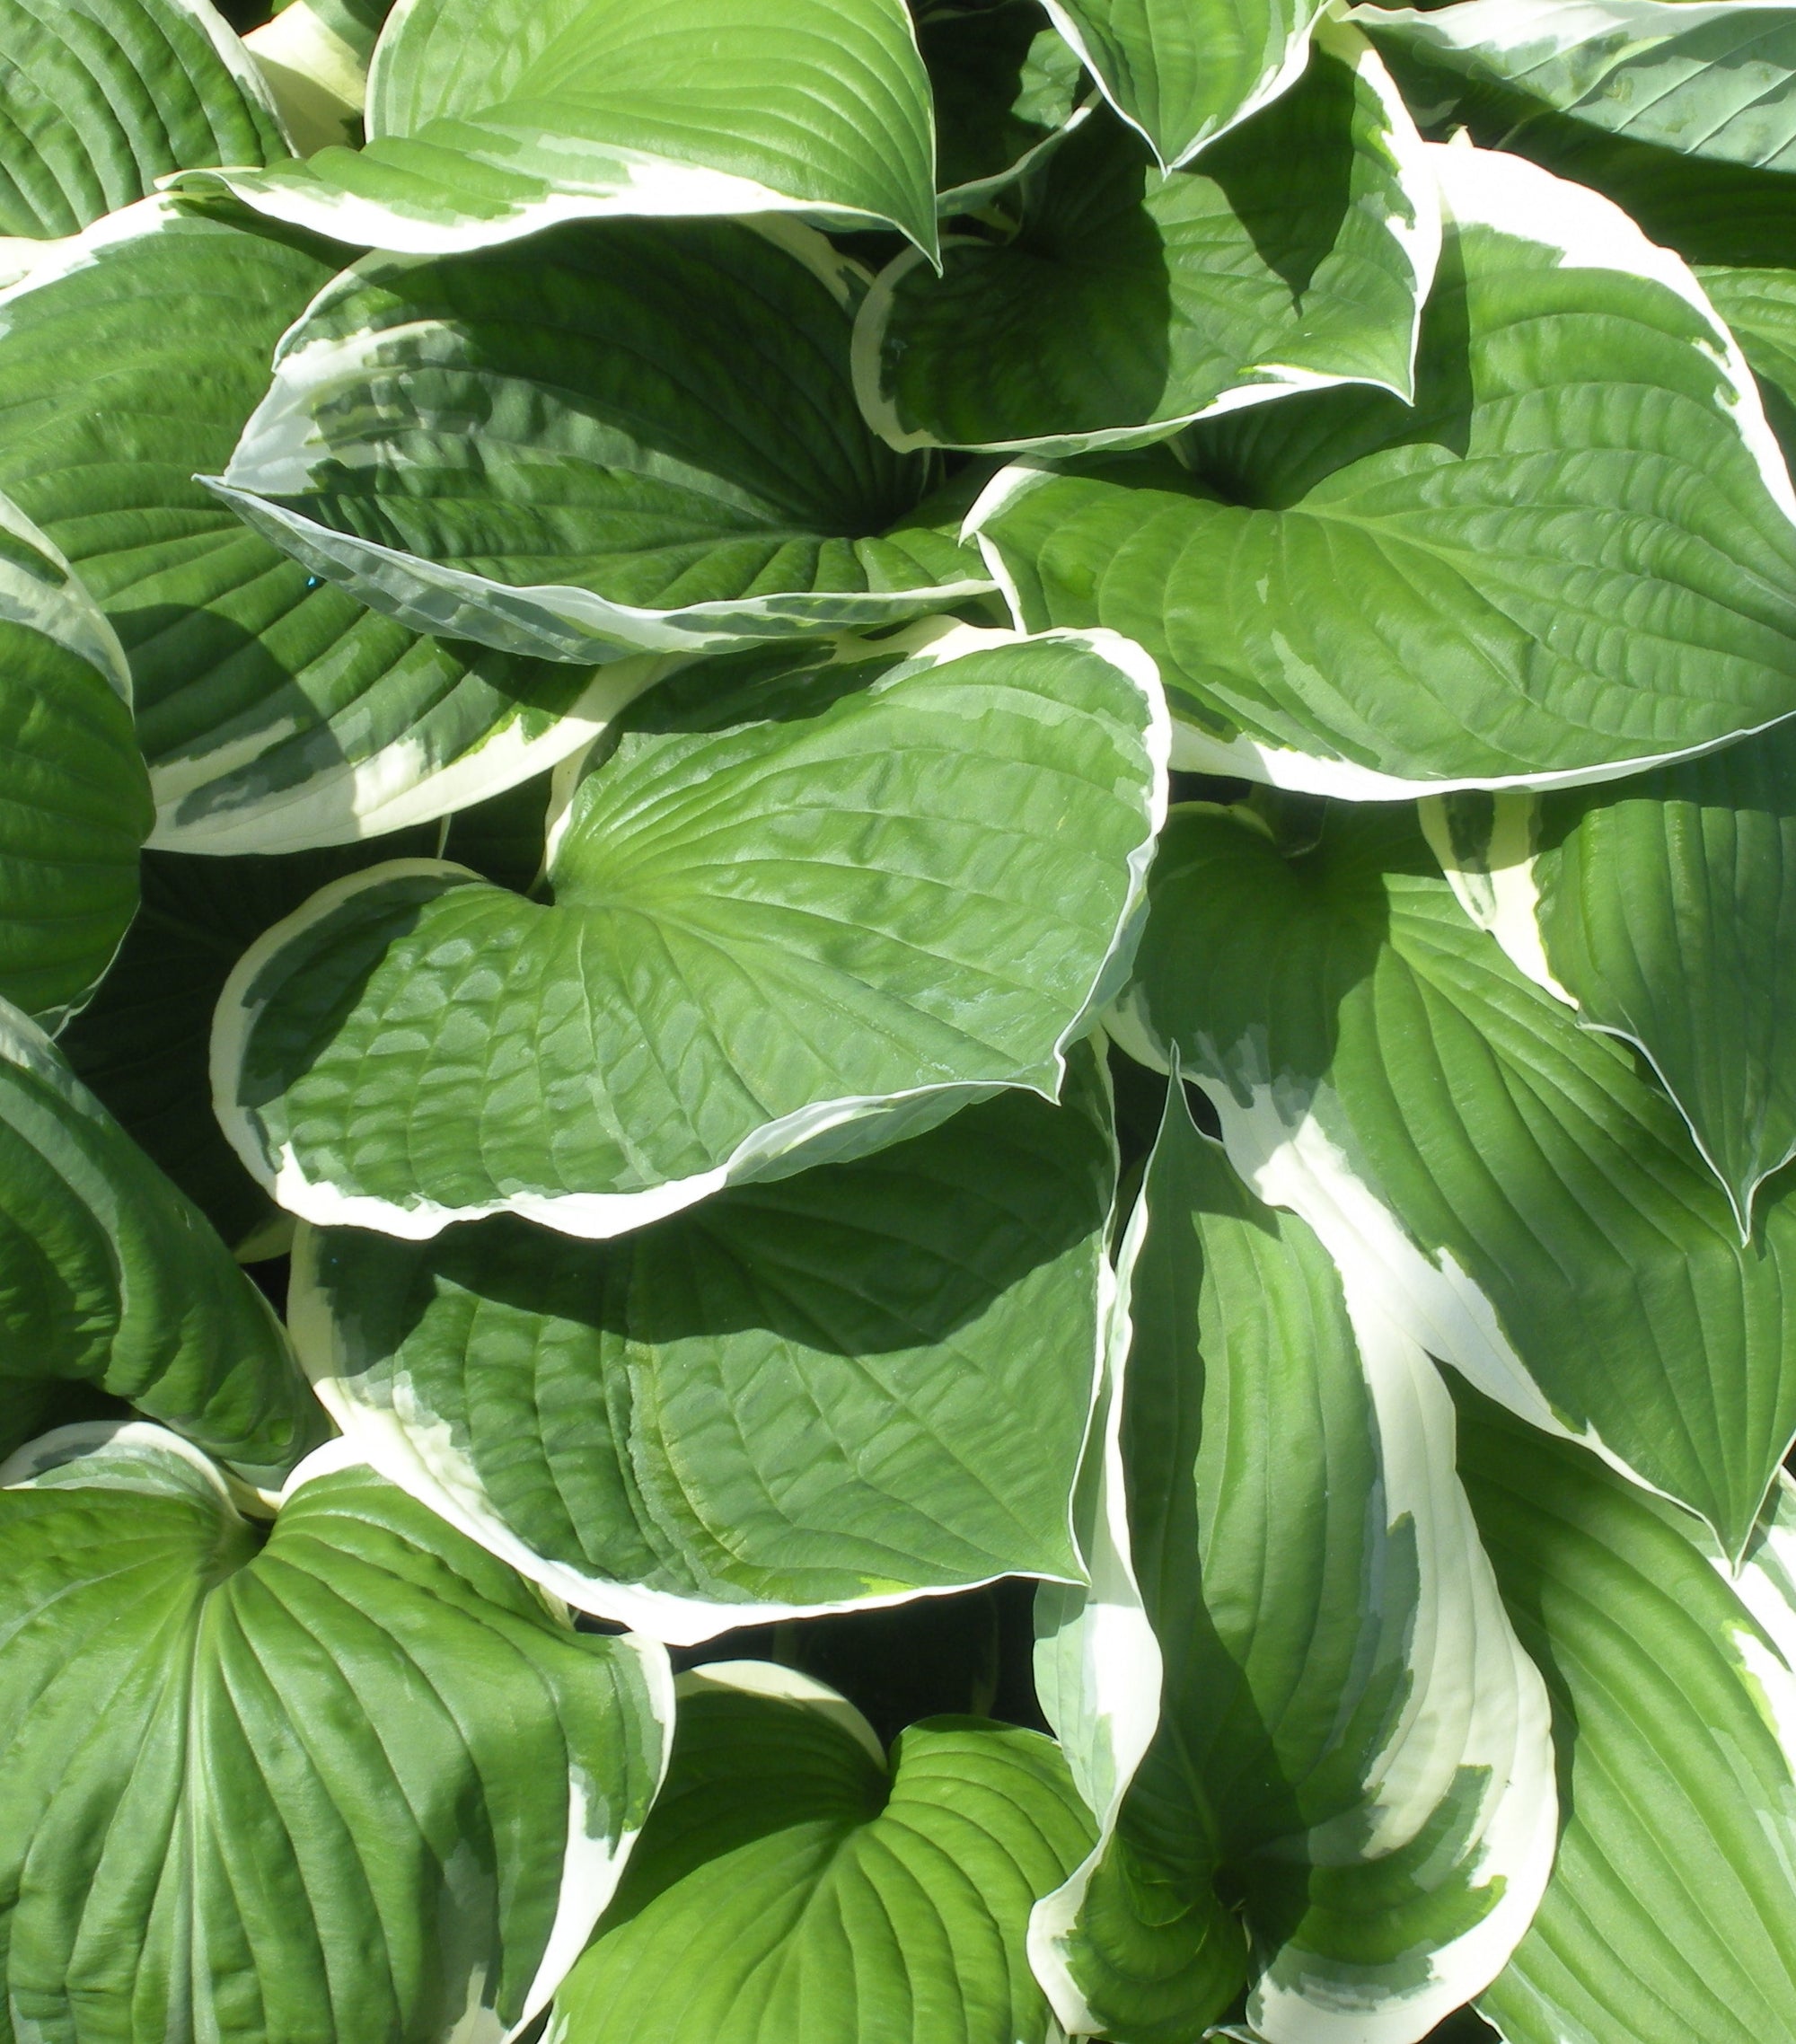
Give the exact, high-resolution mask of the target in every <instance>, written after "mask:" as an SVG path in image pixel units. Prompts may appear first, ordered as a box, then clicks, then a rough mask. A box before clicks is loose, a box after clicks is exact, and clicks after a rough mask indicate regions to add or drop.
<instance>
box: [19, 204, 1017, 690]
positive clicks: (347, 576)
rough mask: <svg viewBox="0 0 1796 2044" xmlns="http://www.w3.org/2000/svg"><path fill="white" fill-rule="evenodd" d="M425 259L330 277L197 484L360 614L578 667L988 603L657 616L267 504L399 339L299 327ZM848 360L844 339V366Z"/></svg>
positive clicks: (808, 597) (786, 225) (942, 589)
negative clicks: (344, 594) (337, 407)
mask: <svg viewBox="0 0 1796 2044" xmlns="http://www.w3.org/2000/svg"><path fill="white" fill-rule="evenodd" d="M738 224H739V225H743V226H745V227H748V228H750V229H751V230H752V231H753V232H754V233H757V234H759V235H760V236H761V238H762V240H764V241H767V242H771V243H772V244H773V245H774V246H775V247H776V248H779V249H780V250H781V251H783V252H784V253H786V254H787V255H788V256H790V257H791V258H792V259H793V260H795V261H797V262H798V263H800V264H802V265H803V267H804V268H805V269H808V270H809V271H810V272H811V274H812V275H813V276H814V278H817V280H818V281H819V282H820V283H821V284H822V285H823V286H824V288H825V289H826V290H827V291H828V292H829V293H830V295H831V296H832V298H833V299H834V300H835V301H836V303H837V304H838V305H840V306H841V308H842V310H843V311H844V313H848V314H849V315H850V318H853V317H854V316H855V313H856V308H857V306H858V304H860V303H861V301H862V299H863V296H864V295H865V293H866V291H867V273H866V271H865V270H864V269H862V268H861V266H860V265H859V264H858V263H857V262H854V261H853V260H851V259H850V258H847V257H844V256H842V255H841V254H840V253H839V252H838V251H836V250H835V249H833V248H832V246H831V245H830V243H829V242H828V241H827V240H826V239H825V238H824V237H823V235H822V234H820V233H816V232H815V231H814V229H812V228H809V227H807V226H806V225H803V224H802V223H800V222H798V221H796V220H792V219H788V218H784V217H781V216H777V215H776V216H768V215H765V214H762V215H760V216H756V217H750V218H744V219H743V220H741V221H740V222H739V223H738ZM476 245H479V244H470V245H469V246H470V247H471V246H476ZM443 252H445V253H452V254H462V253H465V252H468V248H464V246H463V245H462V244H460V243H457V244H456V245H455V246H454V247H453V248H452V249H450V250H448V251H443ZM427 260H430V259H429V258H428V257H427V256H423V255H418V254H409V253H402V252H401V253H391V252H388V251H380V250H377V251H374V252H373V253H371V254H369V255H366V256H364V257H362V258H361V259H360V260H358V261H357V262H355V263H353V264H352V265H351V266H350V267H349V269H347V270H345V271H344V272H343V273H342V274H341V275H340V276H339V277H336V278H332V279H331V281H330V283H329V284H327V285H326V286H324V287H323V289H322V290H321V291H320V292H319V293H318V295H317V296H316V297H314V298H313V301H312V302H311V304H308V305H307V306H306V307H305V309H304V311H303V312H302V313H300V315H299V317H298V318H297V319H296V320H295V322H294V323H293V325H292V326H291V327H290V328H289V329H288V330H287V331H286V333H285V334H284V335H283V336H282V337H281V339H280V341H279V343H278V344H277V347H276V349H275V357H274V380H273V383H272V384H271V385H270V387H269V393H268V395H267V396H266V397H265V398H264V399H263V400H262V401H261V403H260V405H259V406H258V407H257V408H256V410H255V411H254V412H252V413H251V416H250V418H249V419H248V421H247V422H246V424H245V425H244V427H243V430H242V435H241V436H240V437H239V439H238V442H237V445H236V448H235V450H234V451H233V454H232V456H231V459H230V461H229V463H227V464H226V465H225V472H224V474H223V475H222V476H199V477H198V478H196V480H198V481H199V482H201V483H203V484H204V485H205V487H206V488H207V489H209V490H211V492H212V493H213V495H214V496H216V497H217V498H219V499H220V500H221V501H223V502H224V503H225V504H228V505H229V506H230V507H231V508H232V509H233V511H235V512H236V514H237V515H238V516H239V517H240V518H242V520H243V522H244V524H247V525H249V526H250V527H251V530H253V531H255V532H257V533H260V534H261V536H262V537H263V538H264V539H266V540H267V541H269V543H270V544H272V545H274V546H276V547H277V548H279V549H280V550H281V551H282V552H284V553H286V554H290V555H291V556H292V557H293V558H294V559H295V560H298V561H299V562H301V563H302V564H303V565H304V567H305V568H307V569H308V570H309V571H310V572H311V573H313V574H314V575H317V576H320V577H323V578H324V579H325V580H327V581H333V582H339V583H342V584H344V585H345V586H348V589H349V591H350V593H351V594H352V595H355V596H357V598H359V599H360V600H361V601H362V602H363V603H365V604H368V605H369V607H370V608H371V609H374V610H377V611H379V612H382V613H383V615H384V616H387V617H390V618H392V619H394V620H395V621H397V622H399V623H401V624H402V625H405V626H407V627H409V629H410V630H413V631H419V632H424V633H426V634H428V635H430V636H433V637H436V638H445V639H473V640H475V641H477V642H478V643H479V644H480V645H483V646H490V647H493V648H497V650H498V651H500V652H502V653H513V654H524V655H527V656H532V657H534V658H537V659H549V660H560V661H568V662H572V663H575V664H577V665H597V664H601V663H603V662H606V661H613V660H620V659H625V658H628V657H629V656H631V655H632V654H638V653H685V654H689V655H698V654H701V653H714V652H727V651H732V650H735V649H736V648H743V647H749V646H755V645H761V644H765V643H766V642H767V641H769V640H770V639H790V638H793V637H796V636H798V635H802V634H806V633H835V632H841V631H851V630H867V629H871V628H876V627H879V626H882V625H885V624H889V623H901V622H903V621H907V620H911V619H914V618H917V617H920V616H926V615H928V614H929V613H930V612H937V611H943V610H949V609H952V608H953V607H954V606H955V605H956V604H964V603H967V602H969V601H971V600H972V599H973V598H975V597H978V596H984V595H990V593H991V590H992V588H993V584H992V582H991V580H990V578H989V577H988V576H983V575H973V574H969V575H966V576H964V577H961V578H960V579H959V580H957V581H955V582H947V583H938V584H934V585H927V586H920V587H918V588H914V589H890V590H866V591H854V590H842V591H835V592H831V591H822V592H809V591H790V592H779V591H775V592H773V593H771V594H769V595H762V596H742V597H720V598H714V599H711V600H709V601H707V602H704V603H698V604H676V605H674V606H673V607H672V608H669V609H657V608H655V607H653V606H646V605H640V604H620V603H613V602H612V600H611V599H610V598H608V597H604V596H601V595H597V594H596V593H594V591H592V590H590V589H584V588H580V587H578V586H575V585H572V584H568V583H558V582H543V583H525V584H512V583H506V582H499V581H496V580H494V579H492V578H491V577H487V576H483V575H477V574H474V573H472V572H471V571H470V570H468V569H465V568H448V567H445V566H443V565H442V564H440V563H438V562H436V561H432V560H427V559H424V558H423V557H422V556H421V555H417V554H410V553H407V552H405V551H403V550H402V549H401V548H397V547H390V546H385V545H383V544H381V543H380V542H377V541H374V540H361V539H357V538H355V537H354V536H352V535H350V534H348V533H339V532H338V531H336V530H335V529H334V528H333V527H330V526H328V525H324V524H320V523H319V522H318V521H317V520H316V519H313V518H309V517H307V516H305V515H304V514H303V513H301V512H298V511H295V510H292V509H290V508H288V507H286V506H283V505H279V504H274V503H270V502H269V501H267V499H268V498H271V497H301V496H304V495H306V494H307V493H308V492H309V490H310V489H311V487H312V464H313V459H314V458H315V457H318V456H326V457H329V458H331V459H341V458H342V455H341V454H340V453H338V452H334V451H333V450H332V449H331V448H330V445H329V443H328V442H327V441H326V440H325V439H324V438H323V437H322V436H321V435H320V434H319V433H318V431H317V428H316V427H315V425H314V424H313V419H312V417H311V408H312V406H313V403H314V402H316V401H319V400H320V394H321V393H326V394H328V393H329V392H330V391H331V390H332V389H334V388H335V387H336V386H338V385H339V384H347V385H351V386H353V385H354V384H356V383H358V382H359V381H360V380H361V379H362V377H363V376H364V375H365V374H367V373H370V372H374V371H379V370H381V369H383V367H385V365H383V362H382V360H381V357H382V353H383V349H384V348H386V347H387V346H388V345H389V344H390V343H391V341H392V339H393V337H394V334H395V333H403V332H406V331H407V329H405V328H397V329H393V328H387V329H383V330H380V331H379V332H373V331H364V332H361V333H357V334H350V335H346V336H343V337H341V338H340V339H321V340H313V341H308V340H307V339H305V332H306V329H307V327H308V326H309V325H310V324H311V322H313V320H314V319H316V318H318V317H319V316H320V315H321V314H322V313H326V312H328V311H329V310H330V307H331V306H332V304H334V303H335V302H336V301H337V300H338V299H339V298H341V297H345V296H348V295H351V294H352V293H354V292H355V291H357V290H359V289H360V288H361V287H362V286H364V285H365V284H367V283H369V282H371V281H374V280H376V279H378V278H381V277H382V276H390V275H393V274H395V273H398V272H402V271H403V270H406V269H412V268H416V267H418V265H419V264H421V263H423V262H426V261H427ZM0 303H4V297H3V296H0ZM420 323H425V322H420ZM852 348H853V341H852V330H851V333H850V360H851V359H852ZM389 373H390V371H389ZM962 543H963V544H964V543H965V542H964V536H963V541H962Z"/></svg>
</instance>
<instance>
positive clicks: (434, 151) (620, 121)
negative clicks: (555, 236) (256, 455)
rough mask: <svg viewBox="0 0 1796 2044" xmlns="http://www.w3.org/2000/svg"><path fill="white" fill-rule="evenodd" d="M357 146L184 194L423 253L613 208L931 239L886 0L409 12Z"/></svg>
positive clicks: (909, 63)
mask: <svg viewBox="0 0 1796 2044" xmlns="http://www.w3.org/2000/svg"><path fill="white" fill-rule="evenodd" d="M367 134H368V145H367V147H366V148H365V149H361V150H355V149H344V148H332V149H325V150H323V151H321V153H320V154H317V155H315V156H313V157H312V158H310V159H309V160H308V161H307V162H305V163H293V164H288V165H283V166H281V167H279V168H277V169H275V170H272V171H263V172H253V173H243V172H225V173H223V174H222V177H218V176H215V177H207V178H204V179H196V180H193V181H192V182H194V183H195V184H204V183H211V184H216V183H218V182H220V181H222V182H223V183H225V185H227V186H228V187H229V188H230V189H232V190H233V191H234V192H235V193H237V195H238V196H239V197H240V198H244V199H247V200H248V201H249V203H250V204H251V205H252V206H255V207H260V209H261V210H262V211H263V212H265V213H269V214H272V215H273V216H275V217H276V218H277V219H282V220H290V221H292V222H294V223H295V225H299V226H303V227H308V228H311V229H312V230H313V232H314V233H321V234H330V235H334V236H335V237H336V238H337V239H338V240H339V241H343V242H358V243H361V244H363V245H364V246H367V247H373V248H383V249H402V250H407V251H411V252H413V253H416V254H423V255H438V254H444V253H447V252H450V251H464V250H468V249H475V248H487V247H490V246H492V245H493V244H494V243H496V242H509V241H516V240H518V239H520V238H521V237H523V236H524V235H527V234H534V233H538V232H539V231H540V230H541V229H542V228H544V227H549V226H553V225H556V224H557V223H558V222H560V221H564V220H570V219H580V218H591V217H594V216H603V215H615V214H653V215H657V216H667V215H670V214H676V215H677V214H705V213H712V214H717V213H721V214H747V213H776V212H777V213H793V212H797V213H809V214H814V215H821V216H827V217H830V218H832V219H836V220H840V221H843V222H847V223H850V224H852V225H868V224H873V223H890V225H893V226H894V227H897V228H899V229H901V230H902V232H903V233H906V234H909V235H910V236H911V239H912V240H913V241H915V242H918V243H919V245H920V246H921V247H925V248H931V249H932V248H933V247H934V245H935V187H934V182H933V180H932V177H931V174H930V173H931V170H932V168H933V165H932V157H933V155H934V143H935V124H934V121H933V119H932V116H931V110H930V103H929V79H928V77H927V75H926V74H925V73H924V70H923V65H922V60H921V58H920V57H919V56H918V54H917V43H916V36H915V33H914V31H912V29H911V19H910V14H909V13H908V11H907V9H906V7H905V5H904V0H546V4H545V0H413V4H410V5H409V6H407V7H405V8H403V9H401V11H400V12H399V13H397V14H396V16H395V17H394V19H393V20H392V21H391V22H389V24H388V26H387V29H386V31H385V32H384V33H383V36H382V37H381V40H380V42H379V44H378V46H377V47H376V48H375V51H374V66H373V69H372V71H371V73H370V75H369V79H368V103H367Z"/></svg>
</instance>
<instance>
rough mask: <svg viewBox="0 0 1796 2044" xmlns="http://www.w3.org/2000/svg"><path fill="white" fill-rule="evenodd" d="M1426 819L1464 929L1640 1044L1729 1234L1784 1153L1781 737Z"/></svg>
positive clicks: (1788, 973)
mask: <svg viewBox="0 0 1796 2044" xmlns="http://www.w3.org/2000/svg"><path fill="white" fill-rule="evenodd" d="M1428 808H1429V811H1431V812H1433V814H1431V815H1426V817H1425V821H1426V822H1427V824H1429V826H1430V827H1429V837H1430V841H1431V842H1432V843H1434V844H1435V846H1436V850H1437V852H1438V853H1439V854H1440V855H1441V857H1442V861H1443V865H1444V866H1445V867H1446V868H1447V869H1448V877H1449V878H1450V879H1451V880H1452V881H1453V882H1454V885H1455V890H1456V892H1457V894H1459V896H1460V899H1461V901H1462V903H1464V905H1465V906H1466V910H1467V912H1469V913H1470V914H1471V916H1472V918H1473V920H1474V921H1476V922H1478V923H1480V924H1481V925H1482V926H1483V928H1485V929H1489V930H1490V931H1491V932H1492V935H1494V936H1495V937H1496V938H1497V940H1498V942H1499V943H1501V945H1502V946H1503V947H1504V949H1505V950H1507V951H1508V952H1509V954H1510V956H1511V958H1513V959H1514V961H1515V963H1516V964H1517V965H1518V966H1519V968H1520V969H1521V970H1522V971H1523V972H1524V973H1526V974H1527V975H1528V976H1529V978H1531V979H1534V980H1536V981H1537V982H1540V983H1541V984H1543V985H1545V987H1546V988H1547V991H1549V992H1553V993H1557V994H1558V995H1560V997H1561V998H1562V999H1563V1000H1569V1001H1571V1002H1572V1004H1573V1005H1574V1006H1575V1007H1576V1008H1577V1009H1578V1010H1579V1013H1580V1016H1581V1017H1582V1018H1583V1019H1584V1021H1585V1022H1586V1023H1587V1024H1588V1025H1589V1026H1590V1027H1592V1028H1597V1029H1604V1030H1607V1031H1608V1032H1610V1033H1611V1034H1612V1035H1616V1036H1620V1037H1623V1038H1624V1039H1626V1040H1627V1041H1628V1042H1630V1043H1632V1044H1636V1045H1638V1046H1639V1048H1640V1049H1641V1050H1642V1052H1644V1053H1645V1054H1646V1056H1647V1058H1648V1059H1649V1060H1650V1061H1651V1064H1652V1067H1653V1070H1655V1071H1656V1072H1657V1073H1658V1074H1659V1077H1660V1079H1661V1080H1662V1081H1663V1083H1664V1085H1665V1088H1666V1090H1667V1091H1668V1093H1669V1094H1670V1095H1671V1097H1672V1098H1673V1100H1675V1101H1676V1102H1677V1106H1678V1108H1679V1110H1680V1111H1681V1112H1682V1114H1683V1115H1684V1118H1685V1120H1686V1122H1688V1123H1689V1124H1690V1132H1691V1133H1692V1135H1693V1136H1694V1137H1695V1141H1696V1147H1697V1148H1698V1150H1701V1152H1702V1154H1703V1157H1704V1159H1705V1160H1706V1161H1707V1163H1708V1164H1709V1165H1710V1167H1712V1169H1713V1171H1714V1172H1715V1174H1716V1176H1718V1177H1719V1178H1720V1180H1721V1184H1722V1185H1723V1186H1724V1187H1725V1188H1726V1191H1727V1194H1728V1198H1729V1200H1730V1202H1731V1203H1732V1206H1733V1209H1734V1214H1735V1218H1736V1220H1737V1221H1738V1224H1739V1229H1740V1231H1741V1233H1742V1235H1744V1236H1750V1234H1751V1220H1752V1210H1753V1202H1754V1199H1755V1196H1756V1194H1757V1191H1758V1188H1759V1186H1760V1185H1762V1184H1763V1183H1764V1181H1765V1179H1766V1178H1767V1177H1769V1176H1770V1175H1771V1174H1772V1173H1773V1172H1774V1171H1776V1170H1778V1169H1779V1168H1780V1167H1782V1166H1783V1165H1784V1164H1785V1163H1787V1162H1788V1161H1789V1160H1790V1159H1791V1158H1792V1155H1796V1035H1792V1027H1796V1022H1792V1017H1796V969H1792V963H1791V951H1792V945H1796V728H1792V727H1791V726H1789V725H1779V726H1778V727H1776V728H1775V729H1774V730H1772V731H1767V732H1765V733H1764V734H1762V735H1761V736H1758V737H1756V738H1753V739H1748V740H1746V741H1744V742H1742V743H1741V744H1737V745H1730V746H1729V747H1728V748H1727V750H1726V751H1724V752H1720V753H1710V754H1708V755H1706V756H1705V757H1704V758H1702V759H1697V760H1686V761H1683V762H1680V763H1679V764H1678V765H1677V766H1672V767H1661V768H1660V769H1659V770H1658V771H1656V772H1653V773H1650V774H1643V775H1642V776H1641V777H1640V778H1639V779H1637V780H1630V781H1627V782H1625V783H1624V785H1623V786H1622V787H1621V788H1620V789H1617V790H1610V789H1566V790H1563V791H1562V792H1560V793H1557V794H1553V795H1547V796H1544V797H1539V798H1538V806H1537V808H1536V804H1535V802H1534V801H1533V800H1532V799H1531V798H1530V797H1526V796H1513V795H1510V796H1499V797H1478V796H1456V797H1449V798H1448V800H1447V801H1446V802H1444V803H1443V804H1441V805H1439V806H1438V807H1437V806H1436V805H1435V804H1432V803H1431V804H1430V805H1429V806H1428Z"/></svg>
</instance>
